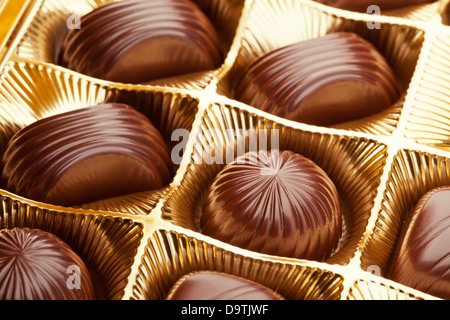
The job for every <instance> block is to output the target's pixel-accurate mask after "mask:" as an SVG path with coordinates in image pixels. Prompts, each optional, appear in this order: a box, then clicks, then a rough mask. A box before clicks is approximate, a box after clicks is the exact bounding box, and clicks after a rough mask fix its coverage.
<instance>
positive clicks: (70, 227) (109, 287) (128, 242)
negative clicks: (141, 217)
mask: <svg viewBox="0 0 450 320" xmlns="http://www.w3.org/2000/svg"><path fill="white" fill-rule="evenodd" d="M0 199H1V209H0V228H1V229H13V228H16V227H17V228H27V227H28V228H36V229H40V230H43V231H47V232H50V233H53V234H55V235H57V236H58V237H59V238H60V239H61V240H63V241H64V242H66V243H67V244H68V245H69V246H70V247H71V248H72V249H73V250H74V251H75V252H76V253H77V254H78V255H79V256H80V257H81V258H82V260H83V261H84V262H85V264H86V266H87V268H88V270H89V273H90V276H91V279H92V282H93V284H94V291H95V296H96V299H100V300H116V299H121V297H122V296H123V294H124V288H125V286H126V284H127V282H128V279H127V277H128V276H129V274H130V272H131V266H132V264H133V261H134V257H135V255H136V250H137V248H138V246H139V243H140V240H141V238H142V237H143V227H142V224H141V223H139V222H136V221H132V220H130V219H129V218H127V217H126V216H117V215H116V216H112V215H108V214H101V213H94V211H92V212H91V213H86V212H84V213H82V212H77V211H75V210H72V211H65V210H64V209H63V208H60V207H54V206H53V207H52V206H49V205H44V204H40V203H36V202H31V201H29V200H26V199H22V198H19V197H17V196H15V195H11V194H9V193H7V192H4V191H0Z"/></svg>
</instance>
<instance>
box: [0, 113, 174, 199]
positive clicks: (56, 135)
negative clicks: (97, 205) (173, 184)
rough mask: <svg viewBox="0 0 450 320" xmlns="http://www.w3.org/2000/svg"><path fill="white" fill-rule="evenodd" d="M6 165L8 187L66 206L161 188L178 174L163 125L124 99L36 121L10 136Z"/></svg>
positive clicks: (4, 175) (3, 181)
mask: <svg viewBox="0 0 450 320" xmlns="http://www.w3.org/2000/svg"><path fill="white" fill-rule="evenodd" d="M2 168H3V169H2V174H1V185H2V186H3V187H4V188H5V189H7V190H8V191H11V192H13V193H16V194H18V195H21V196H23V197H27V198H29V199H33V200H36V201H40V202H45V203H50V204H56V205H62V206H75V205H82V204H84V203H88V202H93V201H96V200H101V199H106V198H111V197H115V196H121V195H126V194H130V193H136V192H140V191H148V190H155V189H160V188H162V187H165V186H166V185H168V184H169V183H170V180H171V178H172V175H173V164H172V162H171V159H170V155H169V151H168V148H167V146H166V145H165V143H164V140H163V138H162V136H161V134H160V133H159V131H158V130H157V129H156V128H155V127H154V126H153V124H152V123H151V122H150V121H149V119H147V118H146V117H145V116H144V115H143V114H141V113H139V112H138V111H136V110H135V109H133V108H132V107H130V106H128V105H124V104H105V105H97V106H92V107H88V108H83V109H78V110H74V111H70V112H66V113H62V114H58V115H54V116H51V117H48V118H43V119H41V120H39V121H36V122H35V123H33V124H31V125H29V126H27V127H25V128H23V129H22V130H20V131H19V132H18V133H16V134H15V135H14V136H13V138H12V139H11V140H10V141H9V144H8V148H7V150H6V152H5V154H4V155H3V158H2Z"/></svg>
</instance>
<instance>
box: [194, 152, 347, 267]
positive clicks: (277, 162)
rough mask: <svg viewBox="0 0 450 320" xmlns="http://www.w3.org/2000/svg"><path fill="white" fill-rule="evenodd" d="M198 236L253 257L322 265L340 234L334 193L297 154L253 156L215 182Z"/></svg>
mask: <svg viewBox="0 0 450 320" xmlns="http://www.w3.org/2000/svg"><path fill="white" fill-rule="evenodd" d="M201 231H202V233H204V234H206V235H208V236H211V237H213V238H216V239H218V240H222V241H224V242H227V243H230V244H232V245H235V246H238V247H241V248H244V249H249V250H252V251H257V252H261V253H266V254H272V255H278V256H284V257H293V258H300V259H312V260H317V261H323V260H325V259H326V258H328V257H329V256H330V254H331V253H332V251H333V250H334V249H335V248H336V247H337V245H338V243H339V240H340V236H341V232H342V216H341V208H340V200H339V195H338V191H337V190H336V187H335V185H334V184H333V182H332V181H331V180H330V178H329V177H328V176H327V174H326V173H325V172H324V171H323V170H322V169H321V168H320V167H319V166H318V165H316V164H315V163H314V162H312V161H311V160H309V159H307V158H305V157H304V156H302V155H300V154H295V153H293V152H291V151H283V152H280V151H278V150H272V151H271V152H267V151H260V152H259V153H256V152H251V153H248V154H246V155H245V156H242V157H240V158H238V159H236V161H235V162H233V163H231V164H228V165H226V166H225V168H224V169H223V170H222V171H221V172H220V173H219V174H218V175H217V176H216V178H215V179H214V182H213V184H212V185H211V187H210V189H209V193H208V196H207V198H206V200H205V203H204V206H203V214H202V216H201Z"/></svg>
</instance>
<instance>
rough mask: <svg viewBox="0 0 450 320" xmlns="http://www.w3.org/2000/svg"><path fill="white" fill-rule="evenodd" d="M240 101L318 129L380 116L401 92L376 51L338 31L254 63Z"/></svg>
mask: <svg viewBox="0 0 450 320" xmlns="http://www.w3.org/2000/svg"><path fill="white" fill-rule="evenodd" d="M234 97H235V98H236V99H237V100H239V101H241V102H244V103H246V104H249V105H252V106H254V107H256V108H259V109H261V110H263V111H266V112H268V113H271V114H274V115H277V116H280V117H283V118H286V119H289V120H294V121H299V122H302V123H307V124H312V125H323V126H327V125H333V124H337V123H342V122H346V121H351V120H356V119H360V118H363V117H366V116H370V115H373V114H376V113H378V112H380V111H382V110H384V109H386V108H388V107H390V106H391V105H392V104H394V103H395V102H396V101H397V99H398V98H399V90H398V87H397V82H396V79H395V76H394V74H393V71H392V69H391V68H390V67H389V65H388V64H387V62H386V60H385V59H384V57H383V56H382V55H381V54H380V53H379V52H378V51H377V50H376V49H375V47H374V46H373V45H372V44H371V43H369V42H367V41H366V40H364V39H362V38H361V37H360V36H358V35H356V34H353V33H346V32H338V33H334V34H329V35H326V36H323V37H320V38H316V39H312V40H307V41H303V42H299V43H296V44H292V45H289V46H286V47H282V48H279V49H277V50H274V51H272V52H269V53H267V54H265V55H263V56H262V57H260V58H259V59H257V60H256V61H254V62H253V63H252V64H251V65H250V66H249V67H248V68H247V69H246V70H245V71H244V73H243V75H242V77H241V79H240V81H238V83H237V85H236V88H235V92H234Z"/></svg>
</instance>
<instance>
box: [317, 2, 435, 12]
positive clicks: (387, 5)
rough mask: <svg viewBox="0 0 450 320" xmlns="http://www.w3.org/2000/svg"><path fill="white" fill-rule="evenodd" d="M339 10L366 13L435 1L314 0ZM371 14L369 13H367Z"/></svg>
mask: <svg viewBox="0 0 450 320" xmlns="http://www.w3.org/2000/svg"><path fill="white" fill-rule="evenodd" d="M315 1H316V2H320V3H323V4H326V5H328V6H332V7H335V8H339V9H345V10H350V11H357V12H367V9H368V8H369V7H370V6H374V5H375V6H378V7H379V8H380V9H381V10H392V9H398V8H402V7H408V6H413V5H420V4H427V3H432V2H435V1H436V0H357V1H355V0H315ZM367 13H371V12H367Z"/></svg>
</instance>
